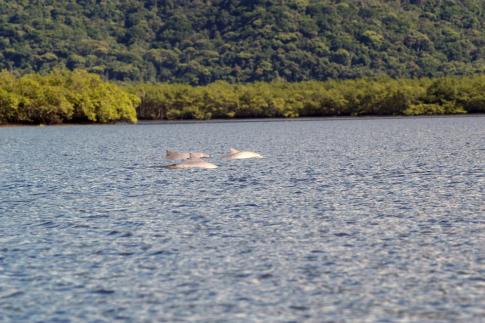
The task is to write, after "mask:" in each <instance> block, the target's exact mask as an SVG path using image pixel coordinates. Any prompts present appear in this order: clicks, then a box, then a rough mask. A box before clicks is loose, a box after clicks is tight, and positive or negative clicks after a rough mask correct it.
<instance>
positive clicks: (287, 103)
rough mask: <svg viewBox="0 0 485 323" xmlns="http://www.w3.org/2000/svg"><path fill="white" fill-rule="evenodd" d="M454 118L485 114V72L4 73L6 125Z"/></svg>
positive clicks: (1, 90)
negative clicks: (254, 78)
mask: <svg viewBox="0 0 485 323" xmlns="http://www.w3.org/2000/svg"><path fill="white" fill-rule="evenodd" d="M454 113H485V75H483V76H472V77H459V78H458V77H448V78H437V79H427V78H426V79H416V80H412V79H404V80H393V79H390V78H382V79H378V80H368V79H360V80H347V81H326V82H319V81H311V82H296V83H290V82H283V81H274V82H256V83H250V84H230V83H228V82H225V81H218V82H215V83H211V84H209V85H205V86H191V85H187V84H168V83H158V84H149V83H124V84H114V83H111V82H107V81H103V80H102V79H101V78H100V76H99V75H96V74H92V73H88V72H86V71H83V70H75V71H72V72H70V71H67V70H55V71H53V72H51V73H48V74H46V75H39V74H26V75H23V76H20V77H16V76H15V75H14V74H12V73H10V72H7V71H3V72H1V73H0V124H1V123H27V124H38V123H46V124H53V123H62V122H99V123H108V122H113V121H118V120H125V121H129V122H136V120H137V116H138V118H140V119H145V120H166V119H168V120H175V119H198V120H204V119H213V118H218V119H221V118H222V119H230V118H268V117H283V118H294V117H313V116H360V115H423V114H454Z"/></svg>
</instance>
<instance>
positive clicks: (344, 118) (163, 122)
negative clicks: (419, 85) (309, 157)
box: [0, 113, 485, 129]
mask: <svg viewBox="0 0 485 323" xmlns="http://www.w3.org/2000/svg"><path fill="white" fill-rule="evenodd" d="M474 117H479V118H483V117H485V113H469V114H433V115H418V116H406V115H396V116H392V115H387V116H386V115H366V116H327V117H297V118H232V119H209V120H193V119H191V120H187V119H186V120H138V122H137V123H136V124H132V123H129V122H123V121H119V122H113V123H96V122H92V123H86V122H85V123H69V122H67V123H60V124H52V125H48V124H23V123H5V124H0V129H1V128H24V127H36V128H44V127H69V126H120V125H130V126H150V125H177V124H211V123H216V124H218V123H248V122H255V123H256V122H261V123H264V122H298V121H300V122H307V121H356V120H362V121H369V120H382V119H386V120H387V119H425V118H426V119H428V118H430V119H437V118H474Z"/></svg>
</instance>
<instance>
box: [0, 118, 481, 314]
mask: <svg viewBox="0 0 485 323" xmlns="http://www.w3.org/2000/svg"><path fill="white" fill-rule="evenodd" d="M230 147H236V148H240V149H248V150H255V151H257V152H260V153H261V154H263V155H264V156H265V157H266V158H264V159H255V160H239V161H231V162H229V161H223V160H221V157H222V156H223V155H224V154H225V152H226V151H227V150H228V149H229V148H230ZM167 148H168V149H178V150H198V151H199V150H203V151H207V152H208V153H210V154H211V155H213V156H214V157H213V158H212V159H211V161H212V162H214V163H216V164H218V165H219V166H220V167H219V168H218V169H215V170H168V169H164V168H161V167H160V165H163V164H166V163H167V161H164V160H163V155H164V150H165V149H167ZM484 193H485V117H479V116H477V117H456V118H455V117H450V118H397V119H370V120H369V119H346V120H315V121H278V122H238V123H195V124H151V125H138V126H128V125H115V126H59V127H45V128H39V127H19V128H0V321H2V322H3V321H6V322H8V321H18V322H25V321H31V322H38V321H39V322H40V321H59V322H61V321H68V320H73V321H100V322H102V321H107V322H108V321H109V322H110V321H113V320H120V321H188V320H197V321H207V322H215V321H231V322H233V321H240V322H247V321H258V320H259V321H263V322H269V321H311V322H322V321H356V322H362V321H383V322H388V321H405V320H411V321H420V322H423V321H467V320H468V321H481V320H484V319H485V206H484V202H483V201H484V200H485V194H484Z"/></svg>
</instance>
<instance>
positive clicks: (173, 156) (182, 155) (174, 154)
mask: <svg viewBox="0 0 485 323" xmlns="http://www.w3.org/2000/svg"><path fill="white" fill-rule="evenodd" d="M190 154H192V156H193V157H194V158H209V155H208V154H206V153H203V152H181V151H175V150H167V151H166V155H165V159H168V160H183V159H189V158H190Z"/></svg>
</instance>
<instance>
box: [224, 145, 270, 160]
mask: <svg viewBox="0 0 485 323" xmlns="http://www.w3.org/2000/svg"><path fill="white" fill-rule="evenodd" d="M247 158H263V156H261V155H260V154H258V153H256V152H254V151H240V150H237V149H234V148H230V149H229V154H228V155H226V157H224V159H226V160H233V159H247Z"/></svg>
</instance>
